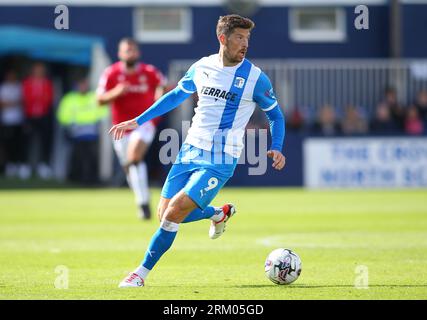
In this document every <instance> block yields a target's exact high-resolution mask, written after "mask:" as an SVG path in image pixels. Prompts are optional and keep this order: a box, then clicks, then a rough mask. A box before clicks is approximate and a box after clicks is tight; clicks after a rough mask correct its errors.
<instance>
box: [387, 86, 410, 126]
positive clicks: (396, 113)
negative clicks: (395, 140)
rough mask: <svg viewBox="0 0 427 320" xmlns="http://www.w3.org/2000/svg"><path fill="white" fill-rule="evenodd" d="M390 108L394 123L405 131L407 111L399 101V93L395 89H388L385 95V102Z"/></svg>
mask: <svg viewBox="0 0 427 320" xmlns="http://www.w3.org/2000/svg"><path fill="white" fill-rule="evenodd" d="M383 102H384V103H385V104H386V105H387V106H388V108H389V110H390V113H391V116H392V119H393V121H394V122H395V123H396V125H397V126H398V127H399V129H401V130H403V127H404V121H405V110H404V109H403V107H402V106H401V105H400V104H399V102H398V100H397V93H396V90H395V89H394V88H387V89H386V90H385V94H384V101H383Z"/></svg>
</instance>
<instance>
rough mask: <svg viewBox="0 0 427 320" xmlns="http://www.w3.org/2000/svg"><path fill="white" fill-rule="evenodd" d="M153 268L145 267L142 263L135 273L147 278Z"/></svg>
mask: <svg viewBox="0 0 427 320" xmlns="http://www.w3.org/2000/svg"><path fill="white" fill-rule="evenodd" d="M150 271H151V270H148V269H147V268H145V267H143V266H142V265H140V266H138V268H136V269H135V270H134V271H133V273H136V274H137V275H138V276H140V277H141V278H142V279H144V280H145V279H146V278H147V276H148V274H149V273H150Z"/></svg>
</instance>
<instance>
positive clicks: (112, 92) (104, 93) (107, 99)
mask: <svg viewBox="0 0 427 320" xmlns="http://www.w3.org/2000/svg"><path fill="white" fill-rule="evenodd" d="M128 87H129V85H128V84H127V83H117V84H114V83H113V80H112V68H111V66H110V67H108V68H107V69H105V71H104V72H103V74H102V76H101V78H100V79H99V84H98V88H97V89H96V100H97V102H98V105H100V106H102V105H105V104H109V103H111V102H113V101H114V100H116V99H117V98H118V97H120V96H121V95H123V94H124V93H126V91H127V90H128Z"/></svg>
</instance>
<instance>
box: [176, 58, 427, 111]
mask: <svg viewBox="0 0 427 320" xmlns="http://www.w3.org/2000/svg"><path fill="white" fill-rule="evenodd" d="M193 62H194V61H189V60H177V61H173V62H172V63H171V64H170V68H169V79H170V80H171V81H173V82H177V81H178V80H179V79H180V78H181V77H182V75H183V74H184V73H185V72H186V71H187V69H188V68H189V66H190V65H191V64H192V63H193ZM252 62H253V63H254V64H255V65H257V66H259V67H260V68H261V69H262V70H263V71H264V72H265V73H266V74H267V75H268V76H269V77H270V79H271V81H272V83H273V86H274V87H275V90H276V95H277V97H278V99H279V102H280V104H281V105H282V106H283V107H286V108H285V110H288V109H292V108H300V109H303V110H304V111H305V113H306V114H307V116H308V117H312V116H313V117H314V116H315V115H316V114H317V110H318V109H319V108H321V107H322V106H323V105H325V104H330V105H332V106H333V107H334V108H335V110H336V111H337V112H338V113H341V112H342V111H343V109H344V108H345V107H347V106H348V105H353V106H355V107H357V108H359V109H360V110H361V111H362V112H364V113H365V114H366V115H368V116H369V115H371V114H372V113H373V112H374V110H375V108H376V106H377V105H378V103H379V102H380V101H381V100H382V99H383V98H384V91H385V89H386V88H387V87H392V88H395V89H396V91H397V96H398V100H399V102H400V103H401V104H403V105H405V106H406V105H409V104H410V103H412V102H413V101H414V99H415V97H416V94H417V92H419V91H420V90H422V89H425V90H427V60H425V59H424V60H393V59H381V60H380V59H374V60H371V59H367V60H347V59H323V60H255V59H254V60H253V61H252ZM182 116H187V114H186V113H185V111H183V114H182ZM186 118H187V119H188V117H186Z"/></svg>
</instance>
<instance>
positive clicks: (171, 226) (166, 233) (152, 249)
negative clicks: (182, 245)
mask: <svg viewBox="0 0 427 320" xmlns="http://www.w3.org/2000/svg"><path fill="white" fill-rule="evenodd" d="M178 226H179V224H178V223H174V222H170V221H167V220H163V221H162V223H161V225H160V228H159V229H158V230H157V232H156V233H155V234H154V236H153V237H152V238H151V242H150V245H149V246H148V249H147V252H146V253H145V257H144V260H143V261H142V263H141V264H142V266H143V267H145V268H147V269H149V270H151V269H152V268H153V267H154V265H155V264H156V263H157V261H159V259H160V258H161V256H162V255H163V254H164V253H165V252H166V251H167V250H168V249H169V248H170V247H171V245H172V243H173V241H174V240H175V237H176V233H177V232H178Z"/></svg>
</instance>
